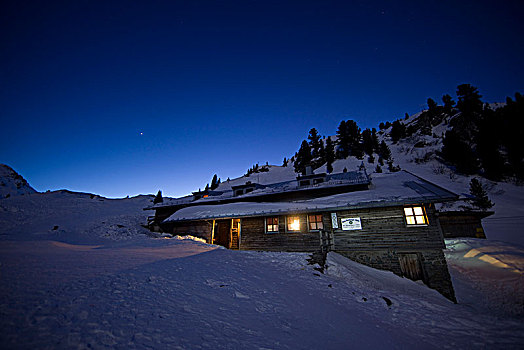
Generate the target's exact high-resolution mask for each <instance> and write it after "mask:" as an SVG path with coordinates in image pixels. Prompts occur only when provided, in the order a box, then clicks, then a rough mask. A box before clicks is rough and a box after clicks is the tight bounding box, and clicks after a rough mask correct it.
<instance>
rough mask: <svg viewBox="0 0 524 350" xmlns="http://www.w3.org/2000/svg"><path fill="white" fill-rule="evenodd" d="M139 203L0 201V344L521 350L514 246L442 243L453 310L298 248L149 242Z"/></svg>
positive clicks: (519, 259)
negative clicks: (323, 264)
mask: <svg viewBox="0 0 524 350" xmlns="http://www.w3.org/2000/svg"><path fill="white" fill-rule="evenodd" d="M150 200H151V197H146V196H144V197H135V198H129V199H120V200H108V199H105V198H101V197H97V196H93V197H92V196H91V195H89V194H78V193H69V192H55V193H44V194H29V195H24V196H20V197H16V198H12V197H11V198H7V199H2V200H0V329H1V332H0V348H31V349H33V348H79V349H86V348H95V349H103V348H117V349H123V348H126V349H127V348H157V349H164V348H179V349H199V348H204V349H211V348H213V349H217V348H218V349H221V348H228V349H236V348H249V349H251V348H258V349H306V348H307V349H310V348H321V349H348V348H357V349H358V348H366V349H371V348H372V349H391V348H402V349H404V348H407V349H421V348H424V349H425V348H428V349H431V348H498V349H511V348H515V349H516V348H522V347H523V346H524V324H523V322H522V320H523V317H524V311H523V303H522V296H523V295H524V288H523V283H522V272H523V271H524V268H523V266H524V262H523V261H524V258H523V256H524V249H522V248H519V247H517V246H512V245H508V244H503V243H497V242H493V241H490V240H454V241H449V242H448V251H447V252H446V256H447V259H448V261H450V272H451V274H452V277H453V281H454V283H455V286H456V292H457V298H458V300H459V303H458V304H453V303H452V302H450V301H448V300H447V299H445V298H444V297H442V296H441V295H440V294H438V293H437V292H436V291H434V290H431V289H428V288H427V287H425V286H424V285H422V284H420V283H416V282H412V281H410V280H408V279H404V278H399V277H397V276H395V275H394V274H392V273H391V272H385V271H379V270H374V269H372V268H369V267H366V266H363V265H360V264H357V263H354V262H351V261H349V260H347V259H345V258H342V257H341V256H339V255H337V254H331V253H330V256H329V257H328V268H327V270H326V273H325V274H321V273H319V272H318V271H317V270H315V269H314V266H311V265H308V264H307V258H308V255H307V254H302V253H267V252H266V253H265V252H253V251H231V250H226V249H222V248H220V247H217V246H212V245H207V244H205V243H203V242H201V241H199V240H193V239H191V237H184V238H181V237H178V238H173V239H165V238H152V237H150V236H148V232H147V230H145V229H143V228H142V227H140V226H139V225H138V224H139V223H143V222H144V220H145V217H146V216H147V214H148V213H147V212H143V211H142V208H143V207H144V206H146V205H147V204H148V203H150ZM55 226H58V227H57V228H56V229H55ZM490 258H491V259H490Z"/></svg>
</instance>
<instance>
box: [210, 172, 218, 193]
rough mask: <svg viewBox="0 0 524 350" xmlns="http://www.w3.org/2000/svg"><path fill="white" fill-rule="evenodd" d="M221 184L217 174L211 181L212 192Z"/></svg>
mask: <svg viewBox="0 0 524 350" xmlns="http://www.w3.org/2000/svg"><path fill="white" fill-rule="evenodd" d="M219 183H220V182H219V181H218V177H217V174H215V175H213V179H212V180H211V186H210V189H211V190H214V189H215V188H217V187H218V184H219Z"/></svg>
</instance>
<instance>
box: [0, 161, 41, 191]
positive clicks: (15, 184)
mask: <svg viewBox="0 0 524 350" xmlns="http://www.w3.org/2000/svg"><path fill="white" fill-rule="evenodd" d="M32 193H36V190H35V189H34V188H32V187H31V186H30V185H29V184H28V183H27V181H26V180H25V179H24V178H23V177H22V176H21V175H20V174H18V173H17V172H16V171H14V170H13V169H12V168H11V167H10V166H8V165H5V164H0V199H1V198H6V197H10V196H19V195H24V194H32Z"/></svg>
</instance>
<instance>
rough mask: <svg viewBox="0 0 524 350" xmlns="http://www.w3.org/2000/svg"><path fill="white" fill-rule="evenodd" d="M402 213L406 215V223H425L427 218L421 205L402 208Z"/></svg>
mask: <svg viewBox="0 0 524 350" xmlns="http://www.w3.org/2000/svg"><path fill="white" fill-rule="evenodd" d="M404 215H405V216H406V223H407V224H408V225H427V224H428V219H427V218H426V213H425V212H424V208H423V207H408V208H404Z"/></svg>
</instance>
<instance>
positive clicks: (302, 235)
mask: <svg viewBox="0 0 524 350" xmlns="http://www.w3.org/2000/svg"><path fill="white" fill-rule="evenodd" d="M297 216H298V217H299V220H300V231H299V232H294V231H292V232H286V216H278V226H279V232H278V233H265V226H264V225H265V221H264V220H265V218H264V217H258V218H243V219H242V222H241V226H242V233H241V235H242V237H241V244H240V249H243V250H265V251H286V252H314V251H317V250H319V249H320V236H319V234H318V232H307V218H306V215H305V214H300V215H297Z"/></svg>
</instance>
